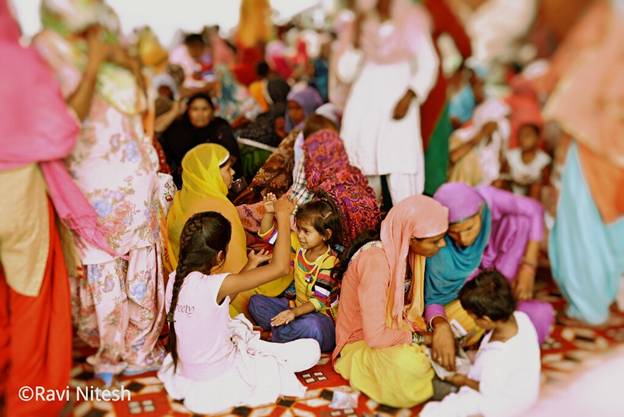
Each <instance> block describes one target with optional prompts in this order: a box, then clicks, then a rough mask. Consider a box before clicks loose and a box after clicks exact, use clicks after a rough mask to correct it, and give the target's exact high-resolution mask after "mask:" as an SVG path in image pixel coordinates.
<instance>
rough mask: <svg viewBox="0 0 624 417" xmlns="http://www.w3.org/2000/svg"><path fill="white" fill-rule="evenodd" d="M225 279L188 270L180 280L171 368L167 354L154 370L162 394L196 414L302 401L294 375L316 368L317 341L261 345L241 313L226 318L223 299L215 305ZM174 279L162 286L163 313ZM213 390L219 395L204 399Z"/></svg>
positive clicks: (302, 393)
mask: <svg viewBox="0 0 624 417" xmlns="http://www.w3.org/2000/svg"><path fill="white" fill-rule="evenodd" d="M227 275H228V274H218V275H210V276H207V275H203V274H201V273H199V272H191V273H190V274H189V275H187V276H186V277H185V278H184V283H183V284H182V287H181V289H180V292H179V294H178V300H177V305H176V309H175V312H174V319H175V330H176V335H177V350H178V363H177V367H174V364H173V360H172V357H171V355H168V356H167V358H166V359H165V362H164V364H163V366H162V367H161V369H160V371H159V372H158V378H159V379H160V380H161V381H162V382H163V384H164V385H165V389H166V390H167V393H168V394H169V395H170V396H171V397H172V398H174V399H177V400H183V401H184V406H185V407H186V408H188V409H189V410H191V411H192V412H194V413H200V414H216V413H219V412H222V411H225V410H227V409H230V408H231V407H236V406H249V407H254V406H257V405H261V404H267V403H272V402H275V400H276V399H277V398H278V397H279V396H294V397H302V396H303V395H304V394H305V391H306V388H305V387H304V386H303V385H302V384H301V383H300V382H299V380H298V379H297V376H296V375H295V372H301V371H305V370H306V369H309V368H311V367H312V366H314V365H315V364H316V362H317V361H318V359H319V358H320V352H319V347H318V343H316V342H315V341H314V340H310V339H301V340H297V341H294V342H290V343H286V344H277V343H269V342H264V341H262V340H260V334H259V333H258V332H254V331H253V326H252V324H251V323H250V322H249V321H247V320H246V319H245V318H244V317H243V316H242V315H241V316H238V317H236V318H235V319H230V318H229V317H228V311H229V306H230V299H229V297H226V298H225V300H223V301H222V302H221V304H217V295H218V293H219V289H220V288H221V285H222V283H223V281H224V280H225V279H226V277H227ZM174 281H175V275H174V274H172V276H171V277H170V278H169V283H168V284H167V292H166V294H167V311H170V309H171V302H172V295H173V283H174ZM216 392H219V393H220V394H219V395H207V393H216Z"/></svg>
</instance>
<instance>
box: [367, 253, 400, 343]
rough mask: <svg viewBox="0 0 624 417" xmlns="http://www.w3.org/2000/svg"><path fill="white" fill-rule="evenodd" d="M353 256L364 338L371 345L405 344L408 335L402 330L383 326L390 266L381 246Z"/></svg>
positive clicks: (384, 323)
mask: <svg viewBox="0 0 624 417" xmlns="http://www.w3.org/2000/svg"><path fill="white" fill-rule="evenodd" d="M367 252H368V253H363V254H361V255H360V259H358V260H357V271H358V273H359V274H362V279H361V280H360V285H359V287H358V298H359V301H360V308H361V310H362V323H363V330H364V341H365V342H366V344H367V345H369V346H370V347H372V348H385V347H390V346H396V345H401V344H409V343H411V341H412V335H411V333H410V332H409V331H406V330H396V329H390V328H388V327H386V303H387V301H388V283H389V275H390V270H389V268H388V266H387V263H386V259H385V257H384V256H383V252H382V251H381V250H378V253H376V252H377V251H374V250H368V251H367Z"/></svg>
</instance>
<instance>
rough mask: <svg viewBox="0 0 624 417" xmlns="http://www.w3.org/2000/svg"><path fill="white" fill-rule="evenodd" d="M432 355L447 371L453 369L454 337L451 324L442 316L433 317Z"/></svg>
mask: <svg viewBox="0 0 624 417" xmlns="http://www.w3.org/2000/svg"><path fill="white" fill-rule="evenodd" d="M432 357H433V360H434V361H436V362H437V363H439V364H440V365H442V366H443V367H444V368H446V369H448V370H449V371H454V370H455V337H454V336H453V331H452V330H451V325H450V324H448V322H447V321H446V320H444V319H443V318H440V319H438V320H437V321H436V319H434V329H433V343H432Z"/></svg>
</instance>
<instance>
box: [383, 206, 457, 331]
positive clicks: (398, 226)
mask: <svg viewBox="0 0 624 417" xmlns="http://www.w3.org/2000/svg"><path fill="white" fill-rule="evenodd" d="M447 228H448V209H447V208H446V207H444V206H442V205H441V204H440V203H438V202H437V201H435V200H434V199H433V198H430V197H427V196H424V195H415V196H412V197H408V198H406V199H405V200H403V201H401V202H400V203H399V204H397V205H396V206H394V207H393V208H392V209H391V210H390V211H389V212H388V215H387V216H386V218H385V220H384V221H383V222H382V223H381V242H382V244H383V248H384V252H385V253H386V259H387V261H388V265H389V266H390V274H391V278H390V294H389V297H388V310H389V311H388V313H389V316H390V317H391V319H392V321H393V322H394V323H401V321H402V319H403V313H404V307H405V306H404V291H405V290H404V287H405V272H406V263H405V261H406V260H408V262H409V265H410V268H412V291H411V294H412V300H411V305H410V306H409V308H408V311H407V314H406V315H407V318H408V319H409V320H411V321H412V322H413V323H414V324H417V325H419V327H421V326H424V322H423V321H422V313H423V310H424V297H423V290H424V261H425V257H424V256H421V255H416V254H414V253H411V252H410V240H411V239H412V238H428V237H433V236H437V235H439V234H441V233H444V232H445V231H446V229H447ZM408 256H409V259H408ZM415 319H418V321H417V322H416V321H415Z"/></svg>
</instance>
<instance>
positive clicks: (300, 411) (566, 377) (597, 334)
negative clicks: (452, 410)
mask: <svg viewBox="0 0 624 417" xmlns="http://www.w3.org/2000/svg"><path fill="white" fill-rule="evenodd" d="M537 288H538V289H537V298H539V299H542V300H546V301H549V302H551V303H552V304H553V305H554V307H555V308H556V309H557V310H558V311H563V309H564V307H565V302H564V300H563V299H562V297H561V295H560V294H559V292H558V290H557V289H556V287H555V285H554V284H553V283H552V282H551V281H550V280H547V279H542V280H539V281H538V284H537ZM619 344H624V313H620V312H617V311H615V310H614V311H613V313H612V315H611V318H610V320H609V322H608V323H607V324H606V325H605V326H603V327H601V328H589V327H584V326H578V325H569V324H568V325H564V324H563V323H562V322H561V321H559V320H558V323H557V325H556V327H555V330H554V332H553V334H552V336H551V337H550V339H549V340H547V341H546V342H545V343H544V345H543V346H542V395H544V394H546V393H547V392H548V391H549V390H552V389H556V388H557V387H560V386H561V384H563V383H565V382H567V381H570V380H571V379H573V378H574V375H575V374H576V373H577V372H578V371H579V370H581V369H583V368H584V367H587V366H591V364H592V363H593V361H595V360H599V359H600V358H601V357H602V356H604V354H605V353H606V352H608V351H609V350H610V349H612V348H613V347H615V346H616V345H619ZM88 354H89V351H88V349H84V348H81V347H80V346H77V347H76V348H75V352H74V356H75V362H76V365H75V367H74V369H73V373H72V381H71V384H72V385H73V386H83V387H84V386H90V385H93V383H94V381H93V372H92V370H91V369H90V367H89V365H87V364H86V362H85V358H86V356H87V355H88ZM299 378H300V379H301V381H302V383H304V384H305V385H306V386H307V387H308V391H307V394H306V397H305V398H302V399H290V398H282V399H280V400H279V401H278V402H277V403H276V404H269V405H266V406H264V407H258V408H253V409H252V408H248V407H237V408H233V409H231V410H229V411H228V412H227V413H224V414H221V415H220V416H242V417H264V416H271V417H274V416H284V417H287V416H326V417H340V416H354V415H358V416H381V417H385V416H398V417H407V416H417V415H418V411H419V410H420V408H419V407H415V408H413V409H395V408H391V407H387V406H384V405H380V404H377V403H376V402H374V401H372V400H370V399H368V398H367V397H366V396H364V395H360V396H359V401H358V405H357V407H356V408H355V409H347V410H333V409H331V408H330V406H329V405H330V403H331V400H332V397H333V392H334V391H336V390H344V391H351V390H350V388H349V386H348V384H347V382H346V381H345V380H344V379H342V378H341V377H340V376H339V375H338V374H336V372H334V370H333V369H332V367H331V364H330V363H329V357H328V356H326V355H325V356H323V357H322V358H321V361H320V363H319V364H318V365H317V366H315V367H314V368H312V369H311V370H309V371H307V372H305V373H302V374H300V375H299ZM120 383H121V384H122V385H123V386H124V387H125V388H126V389H128V390H130V391H131V392H132V400H131V401H125V402H73V403H72V404H71V405H70V406H69V407H68V409H67V410H66V412H65V413H64V415H65V416H75V417H109V416H118V417H122V416H124V417H125V416H140V417H147V416H158V417H163V416H172V417H173V416H194V417H199V416H198V415H195V414H192V413H190V412H189V411H188V410H186V409H185V408H184V407H183V406H182V404H180V403H179V402H176V401H174V400H172V399H170V398H168V396H167V394H166V393H165V391H164V390H163V386H162V384H160V383H159V381H158V379H157V378H156V376H155V373H153V372H152V373H149V374H145V375H141V376H138V377H133V378H127V379H125V380H122V381H121V382H120Z"/></svg>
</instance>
